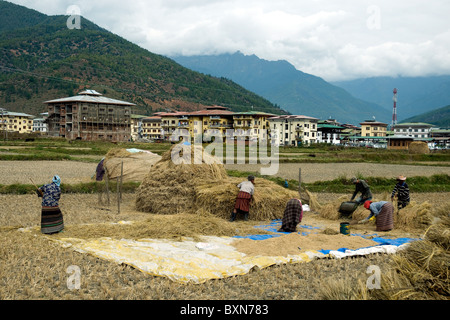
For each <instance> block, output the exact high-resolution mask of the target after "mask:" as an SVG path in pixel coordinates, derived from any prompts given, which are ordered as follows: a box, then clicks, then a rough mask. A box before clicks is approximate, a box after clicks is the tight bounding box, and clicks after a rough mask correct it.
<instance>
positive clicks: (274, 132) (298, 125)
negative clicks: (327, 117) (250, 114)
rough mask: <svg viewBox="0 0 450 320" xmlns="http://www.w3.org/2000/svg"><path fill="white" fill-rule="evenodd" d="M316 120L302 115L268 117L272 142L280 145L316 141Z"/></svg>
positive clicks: (295, 144)
mask: <svg viewBox="0 0 450 320" xmlns="http://www.w3.org/2000/svg"><path fill="white" fill-rule="evenodd" d="M318 120H319V119H317V118H313V117H308V116H303V115H281V116H275V117H271V118H268V121H269V124H270V135H271V139H272V143H275V144H278V145H282V146H300V145H310V144H312V143H316V142H317V122H318Z"/></svg>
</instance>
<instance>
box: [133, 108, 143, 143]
mask: <svg viewBox="0 0 450 320" xmlns="http://www.w3.org/2000/svg"><path fill="white" fill-rule="evenodd" d="M144 118H145V116H143V115H139V114H132V115H131V117H130V121H131V123H130V128H131V140H133V141H137V140H138V139H140V138H142V130H143V128H142V119H144Z"/></svg>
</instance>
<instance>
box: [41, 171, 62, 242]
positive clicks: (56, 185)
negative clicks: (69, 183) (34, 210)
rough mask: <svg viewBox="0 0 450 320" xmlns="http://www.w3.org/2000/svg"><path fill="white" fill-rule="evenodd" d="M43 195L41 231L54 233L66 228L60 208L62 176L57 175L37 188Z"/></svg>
mask: <svg viewBox="0 0 450 320" xmlns="http://www.w3.org/2000/svg"><path fill="white" fill-rule="evenodd" d="M37 193H38V196H39V197H42V214H41V232H42V233H45V234H53V233H58V232H61V231H62V230H63V229H64V220H63V215H62V213H61V210H60V209H59V199H60V198H61V178H60V177H59V176H58V175H55V176H54V177H53V179H52V182H51V183H49V184H45V185H43V186H42V187H40V188H39V189H38V190H37Z"/></svg>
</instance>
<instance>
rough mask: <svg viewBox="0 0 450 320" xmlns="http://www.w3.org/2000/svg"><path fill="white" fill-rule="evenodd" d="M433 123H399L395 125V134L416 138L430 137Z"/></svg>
mask: <svg viewBox="0 0 450 320" xmlns="http://www.w3.org/2000/svg"><path fill="white" fill-rule="evenodd" d="M432 127H433V125H432V124H429V123H422V122H416V123H409V122H408V123H399V124H396V125H395V126H394V134H395V135H396V136H406V137H412V138H416V139H420V138H424V139H427V138H430V132H431V128H432Z"/></svg>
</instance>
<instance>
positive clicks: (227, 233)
mask: <svg viewBox="0 0 450 320" xmlns="http://www.w3.org/2000/svg"><path fill="white" fill-rule="evenodd" d="M96 165H97V163H96V162H93V161H91V162H89V161H84V162H83V161H71V160H65V161H17V160H16V161H0V184H3V185H7V184H14V183H19V184H20V183H22V184H29V183H30V182H29V177H30V176H31V177H33V180H34V182H35V183H36V184H42V183H47V182H48V180H49V179H51V176H52V175H54V174H59V175H60V176H61V178H62V181H63V182H66V183H79V182H88V181H92V176H93V174H94V171H95V167H96ZM293 165H294V164H292V163H286V164H283V163H282V164H280V170H285V171H282V172H291V171H294V173H292V174H293V176H296V175H298V164H296V165H297V166H296V167H295V168H292V166H293ZM364 165H365V168H366V169H367V170H368V172H370V173H371V174H372V175H374V176H381V175H386V176H390V177H392V176H396V175H398V174H400V173H401V174H405V175H413V174H414V173H416V175H423V176H425V175H433V174H448V173H449V171H448V167H446V166H424V167H420V166H415V165H414V166H413V165H411V167H412V168H410V169H411V171H405V170H406V165H404V166H405V167H399V165H392V168H391V169H390V170H392V171H389V172H388V171H387V170H388V169H389V168H390V167H389V166H388V165H381V164H367V163H366V164H364ZM377 165H378V166H379V167H378V168H377ZM346 166H347V167H346ZM325 167H326V171H325V169H324V168H325ZM302 168H305V169H303V171H302V172H303V173H304V174H305V179H308V182H314V181H315V180H316V179H317V180H320V181H322V180H327V179H324V175H323V174H325V175H326V176H327V177H331V176H333V177H339V176H341V177H342V175H343V173H342V172H343V170H344V168H346V169H345V170H347V171H345V172H346V173H345V174H346V175H356V174H358V172H360V170H361V171H362V170H363V168H360V167H355V166H354V164H339V166H337V165H333V164H317V167H316V168H314V166H313V164H308V166H307V167H302ZM399 168H401V172H399ZM233 169H234V168H233ZM240 169H241V170H243V171H252V170H249V168H248V167H241V168H240ZM252 169H254V168H252ZM333 169H334V170H336V172H333ZM313 170H317V171H316V172H317V175H315V174H314V173H313ZM324 171H325V172H324ZM405 172H408V173H405ZM285 175H286V174H285V173H283V176H285ZM180 176H181V175H180ZM314 177H316V179H315V178H314ZM152 178H153V179H156V177H155V176H153V177H152ZM230 179H231V178H230ZM233 179H236V178H233ZM257 180H258V178H257ZM148 181H152V180H151V179H150V178H149V179H148ZM227 181H228V180H227ZM230 181H235V180H230ZM257 183H258V181H257ZM143 184H144V183H143ZM222 186H223V187H222V189H226V188H228V187H226V185H225V184H223V185H222ZM177 190H178V191H177V192H178V193H182V192H185V190H183V189H177ZM149 192H152V189H151V188H150V187H147V188H146V189H145V190H144V189H142V190H141V189H138V190H136V192H126V193H123V194H122V199H121V201H120V213H119V207H118V203H119V199H118V196H119V195H118V194H116V193H115V192H114V190H112V191H111V193H110V194H109V196H110V198H109V204H108V201H107V198H106V194H105V193H102V194H97V193H87V194H86V193H85V194H81V193H66V194H63V195H62V199H61V201H60V207H61V210H62V212H63V216H64V223H65V230H64V232H63V233H61V234H56V235H51V236H44V235H42V234H41V233H40V231H39V226H40V199H39V198H38V197H37V196H36V195H35V194H31V193H28V194H0V208H1V211H0V243H1V247H0V299H1V300H192V301H194V300H277V301H279V300H341V299H342V300H371V299H375V300H448V298H449V293H450V290H449V278H448V269H449V265H450V253H449V251H448V250H449V242H450V241H449V239H450V235H449V230H450V229H449V227H450V223H449V214H448V209H447V208H448V205H449V204H450V198H449V195H450V194H449V193H448V192H417V193H416V192H414V191H412V193H411V198H412V202H411V205H410V206H409V208H405V209H404V211H403V213H402V214H401V215H400V214H397V215H396V216H395V229H394V230H392V231H389V232H387V233H385V234H384V236H386V237H387V238H404V237H407V238H417V239H419V238H420V239H423V240H421V241H415V242H413V243H412V244H411V245H410V247H408V249H407V250H404V252H403V251H402V252H400V253H396V254H371V255H366V256H356V257H351V258H344V259H334V258H325V259H313V260H312V261H309V262H305V263H282V264H275V265H272V266H269V267H265V268H258V267H255V268H252V269H251V270H250V271H249V272H248V273H245V274H242V275H238V276H231V277H225V278H221V279H212V280H208V281H205V282H203V283H200V284H198V283H179V282H176V281H173V280H171V279H168V278H167V277H162V276H156V275H151V274H148V273H145V272H143V271H141V270H139V269H138V268H136V267H133V266H131V265H129V264H126V263H117V262H113V261H109V260H107V259H103V258H99V257H96V256H94V255H91V254H86V253H81V252H78V251H75V250H72V249H71V248H70V247H64V246H62V245H61V243H60V242H58V240H61V239H63V238H76V239H83V240H89V239H99V238H104V237H108V238H113V239H132V240H139V239H144V238H145V239H147V238H151V239H170V240H173V241H182V240H183V239H186V238H189V239H194V241H200V239H201V237H203V236H219V237H234V236H245V235H248V234H261V235H265V234H270V231H265V230H261V229H258V228H255V226H258V225H261V224H267V223H270V221H271V220H272V219H273V218H280V217H281V215H282V213H283V212H282V206H281V207H280V206H279V205H278V207H276V208H275V209H274V210H273V211H276V212H275V213H274V215H273V216H266V215H265V214H263V213H264V212H263V210H264V209H265V207H264V205H272V203H276V199H273V200H271V201H273V202H267V203H268V204H267V203H263V202H260V205H261V209H260V212H259V214H256V212H254V215H253V218H252V219H250V220H249V221H243V220H241V219H238V220H237V221H235V222H229V221H228V219H227V216H226V212H227V211H226V210H225V211H224V213H222V212H221V213H220V214H215V213H216V212H219V211H220V208H219V207H217V208H216V207H214V204H213V203H214V202H217V203H219V202H220V201H228V202H229V200H226V199H227V198H225V197H226V196H227V195H226V193H225V192H223V193H221V194H222V197H223V198H221V199H220V201H219V200H217V201H216V200H214V198H213V196H214V195H212V194H208V193H205V192H206V191H205V190H204V189H202V188H199V190H198V192H203V194H204V195H205V197H204V198H198V199H202V202H201V203H202V206H191V207H190V209H189V210H186V212H184V211H183V210H182V209H180V207H179V208H178V209H177V211H176V212H164V214H155V213H149V212H145V210H144V211H143V210H139V201H137V198H138V197H139V195H144V196H145V197H151V194H148V193H149ZM165 192H166V194H167V195H168V198H173V199H169V200H167V201H168V202H167V203H168V204H167V206H169V205H170V203H171V202H173V201H175V200H176V195H171V194H170V188H169V190H165ZM186 192H187V191H186ZM196 192H197V191H196ZM264 192H265V191H264ZM276 192H285V191H281V190H278V189H277V190H276ZM274 193H275V191H274ZM294 193H295V192H294ZM186 194H187V195H189V193H186ZM277 194H278V193H277ZM100 196H101V197H100ZM286 196H287V197H289V196H290V194H288V195H286ZM302 196H305V197H307V198H308V200H309V201H308V202H309V204H310V206H311V211H305V212H304V216H303V220H302V222H301V224H302V225H307V226H312V227H317V228H320V230H324V232H323V237H324V238H326V237H332V236H339V224H340V222H341V220H342V219H341V218H340V217H339V215H338V214H337V210H336V208H337V206H338V205H339V203H341V202H342V201H347V200H349V198H350V196H351V194H343V193H328V192H315V193H309V192H308V193H307V194H306V192H305V194H302ZM154 197H163V195H162V194H158V195H156V193H155V196H154ZM231 197H232V196H231ZM389 197H390V195H389V194H386V193H376V194H374V198H375V199H379V200H388V198H389ZM185 198H186V199H188V198H189V197H185ZM194 198H195V199H197V198H196V196H195V195H194ZM208 198H213V199H212V200H211V199H208ZM174 199H175V200H174ZM186 199H184V200H183V201H188V200H186ZM161 201H162V202H163V203H164V201H163V200H161ZM141 202H142V201H141ZM175 202H176V201H175ZM220 203H221V202H220ZM231 205H233V204H232V203H231ZM366 216H367V212H366V211H364V209H363V208H359V209H357V211H356V212H355V213H354V215H353V219H354V220H357V219H362V218H365V217H366ZM130 221H132V222H133V223H131V224H129V223H127V222H130ZM374 230H375V226H374V224H355V225H352V226H351V232H356V233H360V234H366V235H370V234H372V233H374ZM325 231H326V232H325ZM283 237H284V238H283ZM287 237H288V235H283V236H281V237H279V238H280V242H279V243H278V244H275V247H276V246H277V245H278V246H279V248H280V249H281V248H282V247H283V248H285V249H286V248H287V246H288V245H290V243H289V242H292V241H291V240H290V239H289V238H287ZM335 239H339V238H338V237H336V238H335ZM283 240H284V241H285V242H283ZM336 241H337V240H336ZM260 243H261V248H264V247H265V248H266V249H267V248H268V246H267V245H264V242H260ZM266 243H267V244H268V242H266ZM253 250H256V251H257V248H256V249H255V248H253ZM255 254H258V252H256V253H255ZM373 265H375V266H378V267H379V268H380V270H381V288H379V289H378V290H368V289H367V288H366V285H365V284H366V280H367V279H368V276H369V275H368V274H367V268H368V267H369V266H373ZM71 266H77V267H78V268H79V270H80V275H81V277H80V281H81V282H80V283H79V287H78V288H77V289H73V288H72V289H70V286H69V285H68V284H69V282H68V279H70V276H71V274H70V271H69V269H68V268H69V267H71Z"/></svg>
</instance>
